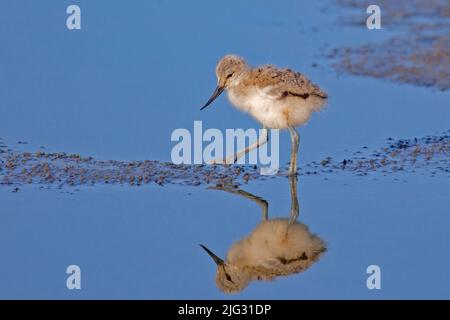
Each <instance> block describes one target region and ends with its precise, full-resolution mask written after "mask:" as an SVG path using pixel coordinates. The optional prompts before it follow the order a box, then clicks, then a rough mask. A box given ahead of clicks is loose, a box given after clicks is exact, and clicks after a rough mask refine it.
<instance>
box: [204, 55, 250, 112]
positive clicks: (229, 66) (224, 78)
mask: <svg viewBox="0 0 450 320" xmlns="http://www.w3.org/2000/svg"><path fill="white" fill-rule="evenodd" d="M247 69H248V65H247V62H245V60H244V59H243V58H241V57H239V56H236V55H232V54H229V55H226V56H225V57H223V58H222V59H220V61H219V63H218V64H217V67H216V76H217V87H216V90H214V93H213V94H212V96H211V98H209V100H208V102H206V104H205V105H204V106H203V107H202V108H201V109H200V110H203V109H204V108H206V107H207V106H209V105H210V104H211V103H212V102H213V101H214V100H215V99H216V98H217V97H218V96H219V95H220V94H221V93H222V92H223V91H224V90H225V89H229V88H231V87H233V86H234V85H236V84H237V79H239V77H240V76H241V74H242V73H243V72H244V71H245V70H247Z"/></svg>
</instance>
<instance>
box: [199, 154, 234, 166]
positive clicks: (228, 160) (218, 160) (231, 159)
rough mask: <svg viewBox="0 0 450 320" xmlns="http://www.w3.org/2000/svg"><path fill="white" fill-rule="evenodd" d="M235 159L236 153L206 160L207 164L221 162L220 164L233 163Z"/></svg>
mask: <svg viewBox="0 0 450 320" xmlns="http://www.w3.org/2000/svg"><path fill="white" fill-rule="evenodd" d="M236 161H237V157H236V155H232V156H229V157H227V158H216V159H213V160H209V161H206V163H207V164H222V165H230V164H234V163H236Z"/></svg>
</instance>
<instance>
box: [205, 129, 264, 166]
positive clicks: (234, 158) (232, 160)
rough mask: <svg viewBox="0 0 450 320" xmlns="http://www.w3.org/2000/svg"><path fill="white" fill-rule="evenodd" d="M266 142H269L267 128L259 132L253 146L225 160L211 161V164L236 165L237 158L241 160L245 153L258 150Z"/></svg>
mask: <svg viewBox="0 0 450 320" xmlns="http://www.w3.org/2000/svg"><path fill="white" fill-rule="evenodd" d="M267 141H269V134H268V129H267V128H262V130H261V135H260V137H259V139H258V141H257V142H255V143H254V144H252V145H251V146H249V147H246V148H244V149H242V150H240V151H238V152H236V153H235V154H233V155H231V156H229V157H227V158H225V159H214V160H213V161H211V164H225V163H226V164H232V163H236V162H237V161H238V160H239V158H241V157H242V156H244V155H246V154H247V153H249V152H250V151H252V150H254V149H256V148H259V147H260V146H262V145H264V144H266V143H267Z"/></svg>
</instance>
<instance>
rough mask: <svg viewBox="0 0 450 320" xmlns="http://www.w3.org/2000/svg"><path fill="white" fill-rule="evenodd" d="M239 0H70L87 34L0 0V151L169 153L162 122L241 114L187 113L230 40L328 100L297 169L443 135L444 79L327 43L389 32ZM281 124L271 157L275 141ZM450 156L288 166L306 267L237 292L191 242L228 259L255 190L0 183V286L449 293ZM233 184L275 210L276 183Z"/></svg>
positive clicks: (121, 159)
mask: <svg viewBox="0 0 450 320" xmlns="http://www.w3.org/2000/svg"><path fill="white" fill-rule="evenodd" d="M237 3H238V1H230V2H229V7H228V6H227V7H224V6H222V5H220V6H219V5H218V4H213V3H210V2H207V1H202V2H199V4H198V6H192V5H191V4H187V3H184V2H180V3H177V4H169V3H165V2H162V1H136V3H135V4H134V5H133V7H130V6H129V5H127V4H125V2H122V1H120V2H119V1H116V2H114V3H111V2H109V1H95V2H92V1H89V2H87V1H86V2H83V1H80V6H81V8H82V17H83V18H82V19H83V29H82V30H81V31H76V32H72V31H70V32H69V31H67V30H66V29H65V14H64V13H65V7H64V5H56V4H55V3H54V1H40V2H39V3H29V2H27V7H28V8H29V10H23V7H22V5H23V3H22V1H15V2H8V4H5V5H3V6H4V9H3V10H2V11H1V12H0V20H1V21H3V25H4V27H2V28H1V29H0V36H1V38H2V39H3V45H2V50H1V51H0V68H1V71H2V72H0V114H1V118H0V123H1V127H0V137H1V138H2V140H0V144H1V143H3V144H4V145H5V147H4V148H3V149H2V150H7V149H8V148H9V149H11V150H10V151H8V153H6V154H8V155H9V154H21V155H23V153H24V152H30V153H33V154H35V153H36V152H44V153H57V152H65V153H67V155H70V154H79V155H81V156H82V157H91V156H92V157H94V158H95V159H96V160H95V161H100V160H105V161H108V160H109V159H114V161H117V162H118V163H119V164H124V163H127V162H129V161H134V160H136V159H137V160H136V161H145V159H149V160H151V161H161V162H167V161H169V160H170V151H171V148H172V147H173V143H171V142H170V134H171V132H172V131H173V130H174V129H176V128H180V127H183V128H188V129H191V128H192V127H193V121H194V120H203V125H204V127H209V128H213V127H214V128H219V129H225V128H230V127H236V128H239V127H242V128H249V127H255V125H256V124H255V122H254V121H253V120H252V119H250V118H249V117H247V116H246V115H243V114H240V113H238V112H237V111H236V110H234V109H233V108H231V107H230V106H229V103H228V102H227V101H226V99H225V98H224V97H221V98H220V99H219V100H218V101H217V102H216V103H215V105H213V106H212V107H211V108H210V110H207V111H203V112H199V107H200V106H201V104H202V103H204V102H205V100H206V99H207V98H208V97H209V95H210V93H211V91H212V90H213V88H214V85H215V79H214V67H215V63H216V61H217V59H218V58H219V57H220V56H221V55H223V54H224V53H228V52H236V53H239V54H241V55H243V56H245V57H246V58H247V59H248V60H249V62H250V63H251V64H260V63H267V62H271V63H274V64H278V65H281V66H289V67H292V68H294V69H298V70H301V71H302V72H305V73H306V74H308V75H309V76H310V77H311V78H312V79H313V80H314V81H315V82H316V83H318V84H320V85H321V86H322V87H324V88H325V89H326V90H327V91H328V93H329V94H330V97H331V98H330V103H329V107H328V108H327V109H326V110H325V111H324V112H322V113H320V114H317V115H315V116H314V117H313V118H312V120H311V122H310V123H309V124H308V125H307V126H305V127H303V128H301V129H300V134H301V146H300V154H299V160H300V166H301V168H302V169H304V170H302V173H304V171H305V170H308V169H305V168H306V166H307V164H312V163H313V162H317V163H318V168H320V169H322V165H321V164H320V161H322V160H324V159H326V158H327V157H332V158H333V161H335V163H334V164H336V165H341V161H342V160H344V159H351V158H353V157H358V156H359V155H358V154H356V155H355V154H354V152H357V151H362V152H367V153H366V154H365V155H366V156H367V158H368V159H371V157H373V156H372V154H371V151H372V150H380V149H382V148H384V147H385V146H389V141H386V139H387V138H392V139H393V140H392V141H395V142H398V140H399V139H411V141H414V140H413V139H414V138H418V139H420V138H422V137H426V136H428V135H430V136H432V137H437V138H440V137H445V136H447V135H448V131H447V130H448V129H449V127H448V119H450V109H449V108H448V105H449V102H450V95H449V94H448V92H434V91H432V90H429V89H425V88H417V87H414V86H410V85H397V84H392V83H388V82H385V81H382V80H374V79H369V78H361V77H354V76H343V77H337V76H336V74H335V71H334V69H333V68H332V67H331V66H330V62H329V61H328V60H326V59H325V57H324V55H323V53H324V50H325V51H326V49H327V48H332V47H335V46H341V45H355V44H359V43H364V42H367V41H384V40H386V39H388V38H389V37H390V35H392V34H397V33H399V32H402V30H401V27H398V29H396V28H397V27H395V26H394V27H392V28H393V29H389V28H386V29H385V30H382V31H380V32H378V31H375V32H372V31H368V30H367V29H363V28H355V27H348V26H342V25H340V24H339V14H341V13H342V12H341V10H342V9H341V8H340V7H336V6H335V4H334V2H331V1H330V2H328V1H319V2H315V3H314V4H312V3H310V2H308V4H307V5H305V3H301V2H298V1H286V5H285V6H283V7H280V6H279V4H278V2H277V1H268V2H267V5H266V6H264V7H263V6H261V5H260V4H259V2H256V1H250V2H245V3H241V2H239V8H240V9H241V10H242V11H236V10H234V9H233V5H237ZM219 10H220V11H219ZM363 10H364V11H365V8H363ZM218 12H220V14H219V15H217V13H218ZM29 21H33V22H32V25H33V28H30V22H29ZM230 21H233V23H232V24H230ZM312 63H317V67H313V66H312ZM173 91H175V93H174V92H173ZM280 136H281V145H280V150H281V151H282V153H281V163H282V164H283V166H284V165H285V164H286V162H287V161H288V160H289V139H288V137H287V134H286V133H284V134H281V135H280ZM446 139H447V140H445V141H448V138H446ZM19 141H21V142H27V143H26V144H24V143H20V144H18V142H19ZM421 141H422V140H420V141H419V143H420V145H421V146H423V145H424V144H425V142H423V143H422V142H421ZM364 146H367V147H368V149H364V148H363V147H364ZM447 146H448V145H447ZM408 150H409V149H408ZM413 150H414V149H410V151H413ZM447 150H448V149H447ZM4 155H5V154H2V157H3V156H4ZM2 160H3V158H2ZM89 161H92V160H89ZM448 163H449V158H448V151H447V153H439V154H437V155H435V156H434V155H433V157H432V159H431V162H427V161H426V159H421V160H420V161H419V164H420V165H421V166H419V167H417V168H416V167H413V166H410V165H408V166H406V169H407V170H396V171H395V172H390V173H389V174H387V175H384V173H383V171H382V169H380V170H378V169H377V170H369V169H370V168H369V169H368V170H367V173H368V174H367V175H357V174H354V173H353V172H347V171H346V170H342V169H339V170H336V172H334V173H333V174H325V173H321V174H317V175H316V174H312V175H308V174H303V175H301V176H300V177H299V182H298V200H299V204H300V216H299V222H301V223H303V224H305V225H307V226H308V227H309V229H310V231H311V232H313V233H315V234H317V235H318V236H319V237H320V238H321V239H323V240H324V241H325V242H326V245H327V251H326V252H325V253H324V254H323V255H322V256H321V258H320V259H319V260H318V261H317V262H316V263H314V264H313V265H312V266H310V268H308V269H307V270H306V271H304V272H301V273H299V274H295V275H291V276H287V277H280V278H277V279H275V280H273V281H270V282H268V281H255V282H253V283H251V284H250V285H249V286H248V287H247V288H246V289H245V290H243V291H242V292H240V293H238V294H237V295H225V294H223V293H222V292H221V291H220V290H219V289H218V288H217V287H216V285H215V282H214V277H215V266H214V264H213V262H212V261H211V259H210V258H209V257H208V256H207V255H206V254H205V252H204V251H203V250H202V249H201V248H200V247H199V246H198V244H200V243H202V244H205V245H207V246H208V247H209V248H211V249H213V250H214V252H215V253H216V254H218V255H220V256H222V257H223V256H225V254H226V252H227V250H228V249H229V248H230V246H231V245H232V243H233V242H234V241H237V240H239V239H242V238H244V237H245V236H247V235H248V234H249V233H250V232H251V231H252V230H253V229H254V228H255V226H256V225H257V224H258V223H259V222H260V221H261V218H262V217H261V209H260V208H259V207H258V206H257V205H256V204H255V203H253V202H252V201H249V200H247V199H244V198H242V197H239V196H236V195H233V194H230V193H226V192H223V191H217V190H211V189H208V186H207V185H205V184H201V185H199V186H185V185H182V183H180V184H177V183H175V184H170V183H162V185H160V184H157V183H148V184H145V183H143V184H142V185H141V186H137V185H134V186H130V185H129V183H123V184H120V183H117V184H114V185H113V184H104V183H96V184H95V185H93V186H91V185H89V184H76V185H74V186H69V185H63V186H61V188H59V187H58V185H57V184H50V183H48V181H43V182H38V181H34V182H33V183H32V184H28V183H25V182H26V181H24V182H23V184H22V182H21V183H20V184H12V185H11V184H2V185H0V202H1V206H0V213H1V214H0V251H1V252H2V264H1V265H0V297H1V298H70V299H72V298H230V297H231V298H273V299H281V298H294V299H296V298H302V299H303V298H305V299H308V298H450V290H449V289H448V283H449V277H448V272H447V271H448V270H449V268H450V255H449V254H448V247H449V245H450V238H449V237H448V235H449V232H450V217H449V215H448V213H449V204H450V203H449V192H448V190H449V189H450V188H449V187H450V184H449V173H448V171H446V170H448ZM369 166H370V164H369ZM19 167H20V166H19ZM438 167H441V168H442V169H443V170H441V169H437V168H438ZM2 168H4V167H3V166H2ZM20 168H21V169H23V167H20ZM94 168H97V167H96V166H94ZM389 168H390V169H392V167H389ZM389 171H393V170H389ZM18 172H19V173H20V172H22V171H18ZM4 174H5V171H2V172H0V175H1V177H2V178H3V177H4ZM13 182H17V181H15V180H14V179H13ZM238 182H239V184H240V186H239V187H240V188H241V189H242V190H245V191H247V192H250V193H252V194H254V195H257V196H259V197H262V198H264V199H265V200H266V201H268V203H269V217H273V218H275V217H289V210H290V203H291V197H290V189H289V181H288V179H286V178H285V177H283V176H279V177H275V178H273V179H265V180H262V179H259V178H256V179H251V180H249V181H248V183H245V181H242V180H239V181H238ZM15 188H19V189H18V190H16V189H15ZM14 191H17V192H14ZM70 264H77V265H79V266H80V267H81V270H82V289H81V290H73V291H70V290H67V288H66V278H67V274H66V273H65V270H66V267H67V266H68V265H70ZM371 264H376V265H379V266H380V267H381V270H382V289H381V290H368V289H367V287H366V279H367V277H368V275H367V274H366V268H367V266H369V265H371Z"/></svg>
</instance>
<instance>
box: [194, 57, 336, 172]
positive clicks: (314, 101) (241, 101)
mask: <svg viewBox="0 0 450 320" xmlns="http://www.w3.org/2000/svg"><path fill="white" fill-rule="evenodd" d="M216 75H217V79H218V84H217V88H216V90H215V91H214V93H213V95H212V96H211V98H210V99H209V100H208V102H207V103H206V104H205V105H204V106H203V107H202V109H203V108H206V107H207V106H208V105H210V104H211V102H213V101H214V100H215V99H216V98H217V97H218V96H219V95H220V94H221V93H222V92H223V91H224V90H225V89H226V90H227V91H228V97H229V99H230V101H231V103H232V104H233V105H235V106H236V107H237V108H238V109H240V110H242V111H245V112H248V113H250V114H251V115H252V116H253V117H254V118H255V119H256V120H257V121H259V122H260V123H261V124H262V125H263V127H264V129H265V130H263V131H262V132H263V134H262V135H261V136H260V139H259V141H258V142H256V143H255V144H253V145H252V146H250V147H248V148H245V149H244V150H242V151H240V152H238V153H237V154H235V155H233V156H232V157H230V158H228V159H226V160H225V161H226V162H227V163H232V162H236V161H237V159H238V158H240V157H241V156H243V155H245V154H246V153H248V152H250V151H251V150H253V149H255V148H258V147H259V146H261V145H263V144H264V143H266V142H267V138H268V136H267V128H273V129H286V128H287V129H289V132H290V134H291V144H292V150H291V152H292V153H291V165H290V167H289V174H290V175H293V174H295V173H296V172H297V152H298V145H299V135H298V133H297V131H296V130H295V127H296V126H299V125H302V124H304V123H306V122H307V121H308V119H309V118H310V117H311V114H312V112H314V111H318V110H320V109H321V107H322V106H323V105H324V104H325V102H326V100H327V97H328V96H327V94H326V93H325V92H324V91H323V90H321V89H320V88H319V87H318V86H316V85H314V84H313V83H311V81H310V80H308V79H307V78H306V77H305V76H304V75H303V74H301V73H298V72H295V71H293V70H290V69H278V68H276V67H274V66H271V65H265V66H261V67H257V68H254V69H252V68H250V67H249V65H248V64H247V63H246V62H245V60H244V59H243V58H241V57H238V56H235V55H226V56H225V57H223V58H222V59H221V60H220V61H219V63H218V65H217V67H216ZM219 162H220V161H219Z"/></svg>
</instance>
